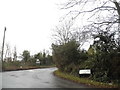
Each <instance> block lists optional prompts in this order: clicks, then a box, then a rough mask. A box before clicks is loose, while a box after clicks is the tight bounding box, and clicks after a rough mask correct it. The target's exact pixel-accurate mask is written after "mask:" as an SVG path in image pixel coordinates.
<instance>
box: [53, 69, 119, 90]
mask: <svg viewBox="0 0 120 90" xmlns="http://www.w3.org/2000/svg"><path fill="white" fill-rule="evenodd" d="M54 75H56V76H58V77H60V78H63V79H67V80H70V81H73V82H76V83H80V84H85V85H88V86H90V87H95V88H118V85H115V84H112V85H110V84H108V83H102V82H97V81H93V80H90V79H88V78H80V77H75V76H73V75H70V74H67V73H63V72H60V71H59V70H56V71H55V72H54Z"/></svg>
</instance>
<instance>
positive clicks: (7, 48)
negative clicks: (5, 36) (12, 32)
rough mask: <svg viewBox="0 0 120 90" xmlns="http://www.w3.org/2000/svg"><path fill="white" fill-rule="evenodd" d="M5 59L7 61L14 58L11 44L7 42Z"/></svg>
mask: <svg viewBox="0 0 120 90" xmlns="http://www.w3.org/2000/svg"><path fill="white" fill-rule="evenodd" d="M5 60H6V61H11V60H12V53H11V48H10V45H9V44H8V43H7V44H6V51H5Z"/></svg>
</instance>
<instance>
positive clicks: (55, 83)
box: [2, 68, 87, 88]
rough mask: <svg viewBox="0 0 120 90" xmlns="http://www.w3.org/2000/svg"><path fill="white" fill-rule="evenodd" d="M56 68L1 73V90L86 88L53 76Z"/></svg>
mask: <svg viewBox="0 0 120 90" xmlns="http://www.w3.org/2000/svg"><path fill="white" fill-rule="evenodd" d="M56 69H57V68H45V69H32V70H22V71H10V72H3V73H2V88H87V86H84V85H82V84H81V85H80V84H76V83H73V82H70V81H67V80H63V79H61V78H58V77H56V76H54V75H53V71H55V70H56Z"/></svg>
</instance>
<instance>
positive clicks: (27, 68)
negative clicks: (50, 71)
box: [2, 65, 55, 72]
mask: <svg viewBox="0 0 120 90" xmlns="http://www.w3.org/2000/svg"><path fill="white" fill-rule="evenodd" d="M52 67H55V66H54V65H51V66H43V65H42V66H23V67H22V68H20V67H14V66H11V67H6V68H4V69H3V70H2V71H3V72H4V71H18V70H29V69H41V68H52Z"/></svg>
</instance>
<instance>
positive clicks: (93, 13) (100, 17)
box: [62, 0, 120, 32]
mask: <svg viewBox="0 0 120 90" xmlns="http://www.w3.org/2000/svg"><path fill="white" fill-rule="evenodd" d="M62 9H68V10H69V12H68V13H67V14H66V16H65V17H67V16H68V15H70V14H71V15H72V17H71V19H76V18H77V17H78V16H81V15H82V17H84V18H86V21H89V22H91V23H92V24H94V25H95V24H99V25H104V27H105V26H106V27H107V28H106V29H110V28H111V27H112V28H113V27H116V26H117V25H118V24H120V1H118V0H68V2H66V3H64V4H63V7H62ZM65 17H64V18H63V19H65ZM118 28H119V26H118ZM118 31H119V32H120V30H119V29H118Z"/></svg>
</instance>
